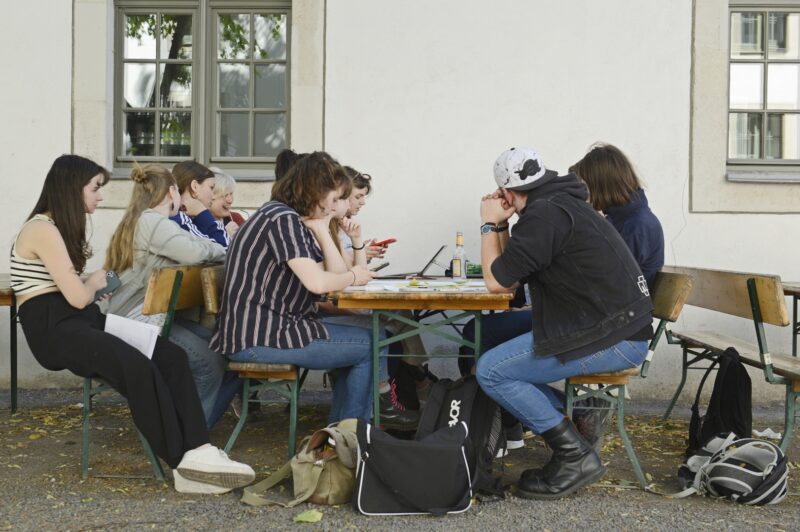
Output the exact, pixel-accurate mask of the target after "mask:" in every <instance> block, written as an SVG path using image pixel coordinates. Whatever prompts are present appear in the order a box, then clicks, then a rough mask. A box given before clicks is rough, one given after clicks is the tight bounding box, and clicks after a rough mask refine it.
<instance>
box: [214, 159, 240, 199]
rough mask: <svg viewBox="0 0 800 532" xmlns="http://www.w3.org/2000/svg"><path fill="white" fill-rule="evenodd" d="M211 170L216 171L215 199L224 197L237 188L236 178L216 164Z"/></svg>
mask: <svg viewBox="0 0 800 532" xmlns="http://www.w3.org/2000/svg"><path fill="white" fill-rule="evenodd" d="M209 170H211V171H212V172H214V178H215V179H214V199H218V198H222V197H224V196H225V195H227V194H228V193H230V192H233V191H234V190H236V180H235V179H234V178H233V177H232V176H231V175H230V174H226V173H225V172H223V171H222V170H220V169H219V168H217V167H216V166H212V167H210V168H209Z"/></svg>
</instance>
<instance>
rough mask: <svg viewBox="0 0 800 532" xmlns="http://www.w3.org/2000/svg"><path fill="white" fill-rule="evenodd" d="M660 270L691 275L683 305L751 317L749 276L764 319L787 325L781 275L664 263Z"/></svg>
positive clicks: (772, 322) (783, 325) (773, 323)
mask: <svg viewBox="0 0 800 532" xmlns="http://www.w3.org/2000/svg"><path fill="white" fill-rule="evenodd" d="M662 271H666V272H673V273H685V274H687V275H690V276H691V277H692V280H693V282H694V287H693V289H692V291H691V293H690V294H689V298H688V299H687V301H686V304H687V305H693V306H696V307H702V308H706V309H709V310H716V311H717V312H724V313H725V314H730V315H732V316H739V317H741V318H747V319H749V320H752V319H753V310H752V308H751V307H750V295H749V293H748V291H747V280H748V279H753V280H755V284H756V291H757V292H758V304H759V306H760V307H761V319H762V320H763V322H764V323H769V324H771V325H778V326H780V327H785V326H786V325H789V313H788V312H787V310H786V300H785V298H784V294H783V285H782V284H781V278H780V277H779V276H777V275H761V274H757V273H745V272H729V271H724V270H707V269H701V268H687V267H684V266H664V268H663V269H662Z"/></svg>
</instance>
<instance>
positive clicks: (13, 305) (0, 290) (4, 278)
mask: <svg viewBox="0 0 800 532" xmlns="http://www.w3.org/2000/svg"><path fill="white" fill-rule="evenodd" d="M0 307H9V309H8V316H9V318H8V319H9V322H10V327H11V330H10V335H9V339H8V342H9V351H10V353H9V355H10V362H11V364H10V366H11V367H10V370H9V373H10V374H11V413H12V414H13V413H14V412H16V411H17V300H16V298H15V297H14V291H13V290H11V275H10V274H8V273H0Z"/></svg>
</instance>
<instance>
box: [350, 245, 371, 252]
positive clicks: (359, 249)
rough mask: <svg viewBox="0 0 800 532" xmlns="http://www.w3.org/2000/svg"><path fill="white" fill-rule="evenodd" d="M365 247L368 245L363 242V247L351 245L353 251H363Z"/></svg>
mask: <svg viewBox="0 0 800 532" xmlns="http://www.w3.org/2000/svg"><path fill="white" fill-rule="evenodd" d="M365 247H367V245H366V244H361V247H360V248H357V247H355V246H351V248H352V249H353V251H361V250H362V249H364V248H365Z"/></svg>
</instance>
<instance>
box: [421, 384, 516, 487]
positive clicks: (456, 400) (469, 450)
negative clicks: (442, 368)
mask: <svg viewBox="0 0 800 532" xmlns="http://www.w3.org/2000/svg"><path fill="white" fill-rule="evenodd" d="M462 421H463V422H465V423H466V424H467V427H468V428H469V433H468V437H467V440H466V442H465V445H464V447H465V451H466V457H467V462H468V464H469V471H470V476H471V478H472V486H473V488H474V490H475V491H476V492H481V493H484V494H490V495H496V496H500V497H502V496H503V487H502V484H501V476H500V475H495V474H494V473H493V471H492V462H493V461H494V458H495V456H496V455H497V451H498V449H499V448H500V447H503V446H505V433H504V431H503V426H502V420H501V415H500V407H499V406H498V405H497V403H495V402H494V401H493V400H492V399H491V398H490V397H489V396H488V395H486V393H485V392H484V391H483V390H482V389H481V387H480V386H479V385H478V381H477V379H475V377H474V376H471V375H468V376H466V377H462V378H461V379H458V380H455V381H454V380H450V379H439V381H438V382H437V383H436V384H434V385H433V387H432V388H431V391H430V394H429V395H428V401H427V403H426V404H425V408H424V409H423V410H422V414H421V415H420V420H419V426H418V428H417V434H416V436H415V439H416V440H422V439H423V438H425V437H427V436H429V435H430V434H433V433H434V432H436V431H437V430H439V429H442V428H444V427H453V426H455V425H457V424H458V423H460V422H462Z"/></svg>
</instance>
